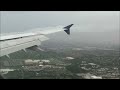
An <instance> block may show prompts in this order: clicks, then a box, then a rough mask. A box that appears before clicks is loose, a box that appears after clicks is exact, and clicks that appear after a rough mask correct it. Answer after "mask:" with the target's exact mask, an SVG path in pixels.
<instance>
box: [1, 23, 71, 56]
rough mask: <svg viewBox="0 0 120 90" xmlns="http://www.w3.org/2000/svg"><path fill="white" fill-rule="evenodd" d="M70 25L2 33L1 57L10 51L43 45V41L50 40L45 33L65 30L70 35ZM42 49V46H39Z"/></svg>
mask: <svg viewBox="0 0 120 90" xmlns="http://www.w3.org/2000/svg"><path fill="white" fill-rule="evenodd" d="M72 25H73V24H71V25H68V26H66V27H55V28H46V30H42V31H41V29H40V28H37V29H34V30H32V31H31V32H28V33H19V34H13V35H1V36H0V57H1V56H4V55H7V56H9V54H10V53H14V52H16V51H19V50H22V49H23V50H25V49H26V48H28V49H33V50H35V48H38V47H37V46H39V45H41V42H42V41H45V40H48V39H49V38H47V37H46V36H45V35H47V34H51V33H56V32H59V31H65V32H66V33H67V34H68V35H70V27H71V26H72ZM38 49H39V50H41V49H40V48H38Z"/></svg>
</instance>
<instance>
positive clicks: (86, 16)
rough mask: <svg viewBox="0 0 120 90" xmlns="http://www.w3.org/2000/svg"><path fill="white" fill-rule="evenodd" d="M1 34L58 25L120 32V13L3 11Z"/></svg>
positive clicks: (76, 28)
mask: <svg viewBox="0 0 120 90" xmlns="http://www.w3.org/2000/svg"><path fill="white" fill-rule="evenodd" d="M0 14H1V33H6V32H22V31H24V30H29V29H34V28H39V27H40V28H41V27H49V26H50V27H51V26H57V25H63V26H66V25H69V24H71V23H73V24H75V25H74V26H73V29H74V31H79V32H108V31H115V32H119V24H120V23H119V19H120V12H119V11H1V12H0Z"/></svg>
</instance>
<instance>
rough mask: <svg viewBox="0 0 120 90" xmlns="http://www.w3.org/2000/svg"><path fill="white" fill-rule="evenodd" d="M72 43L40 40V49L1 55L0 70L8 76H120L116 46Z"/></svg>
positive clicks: (98, 77)
mask: <svg viewBox="0 0 120 90" xmlns="http://www.w3.org/2000/svg"><path fill="white" fill-rule="evenodd" d="M48 43H49V44H48ZM73 46H75V45H71V44H65V45H60V43H55V42H54V43H53V42H52V41H51V43H50V42H43V44H42V45H41V46H40V48H42V49H43V50H44V51H32V50H29V49H28V50H27V51H24V50H21V51H18V52H16V53H13V54H10V55H9V57H10V58H9V57H7V56H4V57H1V73H2V75H3V76H4V78H8V79H120V63H119V61H120V57H119V53H120V51H119V47H117V46H116V47H113V48H110V47H109V48H105V47H104V48H100V47H92V46H85V45H83V46H82V45H81V47H78V46H76V47H73Z"/></svg>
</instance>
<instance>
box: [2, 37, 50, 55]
mask: <svg viewBox="0 0 120 90" xmlns="http://www.w3.org/2000/svg"><path fill="white" fill-rule="evenodd" d="M45 40H48V38H47V37H45V36H43V35H42V36H33V37H29V38H28V37H27V38H20V39H16V40H9V41H3V42H0V45H1V48H0V51H1V52H0V56H4V55H8V54H10V53H14V52H16V51H19V50H22V49H25V48H29V47H32V46H35V45H37V46H39V45H40V44H41V42H42V41H45Z"/></svg>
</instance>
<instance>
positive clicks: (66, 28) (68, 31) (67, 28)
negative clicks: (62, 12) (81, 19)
mask: <svg viewBox="0 0 120 90" xmlns="http://www.w3.org/2000/svg"><path fill="white" fill-rule="evenodd" d="M72 25H73V24H70V25H68V26H66V27H64V29H65V30H64V31H65V32H66V33H67V34H68V35H70V27H71V26H72Z"/></svg>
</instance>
